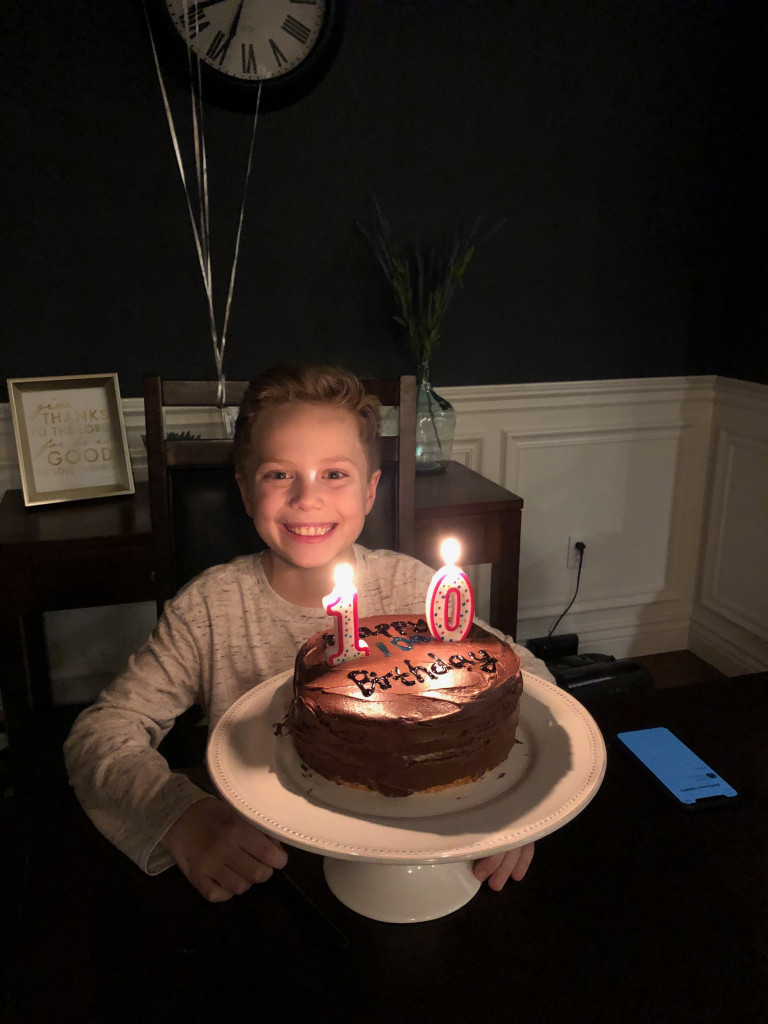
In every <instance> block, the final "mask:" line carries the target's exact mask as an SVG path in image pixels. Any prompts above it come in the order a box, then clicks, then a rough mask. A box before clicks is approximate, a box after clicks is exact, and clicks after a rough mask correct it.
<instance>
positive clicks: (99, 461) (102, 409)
mask: <svg viewBox="0 0 768 1024" xmlns="http://www.w3.org/2000/svg"><path fill="white" fill-rule="evenodd" d="M7 383H8V398H9V401H10V405H11V415H12V417H13V432H14V434H15V437H16V450H17V452H18V456H19V468H20V470H21V484H22V489H23V492H24V504H25V505H51V504H54V503H55V502H63V501H82V500H84V499H86V498H107V497H114V496H116V495H120V494H133V493H134V491H135V486H134V481H133V472H132V470H131V461H130V457H129V452H128V441H127V438H126V434H125V423H124V420H123V407H122V403H121V399H120V388H119V385H118V381H117V374H116V373H91V374H82V375H73V376H68V377H14V378H10V379H9V380H8V382H7Z"/></svg>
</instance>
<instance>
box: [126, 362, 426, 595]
mask: <svg viewBox="0 0 768 1024" xmlns="http://www.w3.org/2000/svg"><path fill="white" fill-rule="evenodd" d="M363 385H364V387H365V390H366V392H368V393H369V394H373V395H376V397H377V398H378V399H379V401H380V402H381V404H382V406H384V407H385V408H391V409H392V410H393V412H392V414H391V416H388V417H386V418H385V419H386V421H387V425H389V421H390V420H391V421H394V423H395V424H396V426H397V434H388V435H387V436H382V437H381V438H380V442H381V470H382V472H381V480H380V481H379V487H378V491H377V497H376V502H375V504H374V507H373V509H372V511H371V512H370V513H369V515H368V517H367V518H366V522H365V527H364V529H363V532H362V534H361V535H360V543H361V544H364V545H365V546H366V547H373V548H381V547H384V548H391V549H392V550H396V551H404V552H406V553H408V554H412V553H413V548H414V534H415V525H414V524H415V508H414V501H415V497H414V490H415V472H416V467H415V446H416V379H415V377H408V376H405V377H400V378H395V379H385V380H373V379H364V380H363ZM247 386H248V382H247V381H227V385H226V396H225V404H226V406H227V407H232V406H238V405H239V404H240V402H241V400H242V397H243V395H244V393H245V390H246V388H247ZM217 396H218V384H217V383H216V382H215V381H191V380H163V379H162V378H161V377H155V376H150V377H145V378H144V415H145V423H146V446H147V466H148V473H149V496H150V515H151V521H152V544H153V560H154V580H155V594H156V599H157V602H158V606H160V605H161V604H162V602H163V601H165V600H167V599H168V598H169V597H172V596H173V595H174V594H175V593H176V591H177V590H178V589H179V588H180V587H181V586H182V585H183V584H184V583H186V582H187V581H188V580H190V579H192V578H193V577H194V576H196V575H198V573H200V572H202V571H203V570H204V569H207V568H209V567H210V566H212V565H217V564H220V563H222V562H228V561H230V560H231V559H233V558H235V557H236V556H237V555H242V554H248V553H250V552H255V551H261V550H263V549H264V547H265V545H264V543H263V541H262V540H261V538H260V537H259V535H258V534H257V533H256V530H255V528H254V525H253V522H252V521H251V519H250V518H249V516H248V514H247V513H246V511H245V508H244V507H243V503H242V499H241V497H240V491H239V488H238V486H237V482H236V480H235V470H234V464H233V457H232V456H233V442H232V440H231V438H229V437H227V436H225V430H224V427H223V425H222V431H221V433H222V436H221V437H219V438H188V437H183V436H182V437H174V436H173V435H172V434H171V436H168V435H169V431H168V430H167V426H166V411H167V410H168V409H174V408H175V409H176V410H177V412H179V411H180V410H182V409H184V408H189V409H194V408H200V407H209V408H211V409H214V410H215V409H216V408H217V407H218V404H219V403H218V397H217ZM222 424H223V417H222Z"/></svg>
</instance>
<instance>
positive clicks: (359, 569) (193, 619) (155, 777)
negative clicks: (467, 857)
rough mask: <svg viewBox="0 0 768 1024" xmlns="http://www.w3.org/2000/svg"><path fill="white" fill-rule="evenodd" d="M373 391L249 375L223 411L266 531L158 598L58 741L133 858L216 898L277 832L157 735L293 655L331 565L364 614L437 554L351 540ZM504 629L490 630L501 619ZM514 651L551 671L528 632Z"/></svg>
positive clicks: (392, 601)
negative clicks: (139, 640)
mask: <svg viewBox="0 0 768 1024" xmlns="http://www.w3.org/2000/svg"><path fill="white" fill-rule="evenodd" d="M377 434H378V409H377V401H376V399H374V398H371V397H370V396H367V395H365V393H364V391H363V388H362V385H361V384H360V382H359V380H358V379H357V378H356V377H355V376H354V375H353V374H350V373H348V372H347V371H345V370H340V369H335V368H322V367H305V368H298V369H286V368H278V369H275V370H271V371H267V372H266V373H263V374H261V375H260V376H259V377H256V378H254V380H252V381H251V383H250V385H249V388H248V390H247V392H246V394H245V396H244V398H243V402H242V404H241V407H240V411H239V415H238V419H237V424H236V427H235V440H234V459H235V471H236V477H237V482H238V485H239V487H240V493H241V495H242V498H243V502H244V504H245V507H246V509H247V511H248V514H249V516H250V517H251V519H252V520H253V523H254V526H255V527H256V530H257V531H258V533H259V535H260V536H261V538H262V540H264V542H265V543H266V544H267V550H266V551H265V552H263V553H262V554H261V555H247V556H244V557H241V558H237V559H235V560H234V561H233V562H230V563H229V564H228V565H220V566H215V567H214V568H212V569H209V570H207V571H206V572H204V573H203V574H202V575H201V576H199V577H197V579H195V580H193V581H192V582H191V583H189V584H187V586H185V587H184V588H182V590H181V591H180V592H179V594H177V596H176V597H175V598H174V599H173V600H172V601H169V602H168V603H167V605H166V607H165V610H164V613H163V615H162V617H161V619H160V621H159V622H158V625H157V628H156V630H155V631H154V633H153V635H152V636H151V637H150V638H149V640H148V641H147V642H146V643H145V644H144V646H143V647H142V648H141V649H140V650H139V651H138V652H137V653H136V654H135V655H134V656H133V657H132V658H131V659H130V660H129V662H128V665H127V667H126V669H125V671H124V672H122V673H121V674H120V675H119V676H118V677H117V678H116V679H115V680H114V681H113V682H112V683H111V684H110V686H108V687H107V688H106V689H105V690H104V692H103V693H102V694H101V695H100V697H99V698H98V700H97V701H96V702H95V704H94V705H92V706H91V707H89V708H87V709H86V710H85V711H84V712H83V713H82V714H81V715H80V716H79V718H78V719H77V721H76V722H75V724H74V726H73V728H72V731H71V733H70V735H69V737H68V739H67V742H66V744H65V747H64V751H65V760H66V764H67V769H68V772H69V775H70V779H71V781H72V784H73V785H74V787H75V791H76V793H77V796H78V799H79V800H80V803H81V804H82V806H83V808H84V809H85V811H86V813H87V814H88V815H89V816H90V818H91V819H92V821H93V822H94V824H95V825H96V827H97V828H98V829H99V830H100V831H101V832H102V833H103V834H104V835H105V836H106V837H107V838H108V839H109V840H110V841H111V842H113V843H114V844H115V845H116V846H117V847H118V848H119V849H121V850H123V852H125V853H126V854H127V855H128V856H129V857H131V858H132V859H133V860H134V861H135V862H136V863H137V864H138V865H139V867H140V868H142V870H144V871H146V872H147V873H149V874H156V873H158V872H160V871H162V870H164V869H165V868H167V867H169V866H170V865H171V864H173V863H174V862H175V863H176V864H177V865H178V866H179V868H180V869H181V871H182V872H183V873H184V875H185V876H186V877H187V878H188V879H189V881H190V882H191V883H192V885H194V886H195V888H196V889H198V891H199V892H200V893H202V895H203V896H204V897H205V898H206V899H208V900H210V901H212V902H219V901H222V900H226V899H229V898H230V897H231V896H233V895H236V894H241V893H243V892H245V891H246V890H247V889H248V888H249V887H250V886H251V885H252V884H253V883H254V882H262V881H265V880H266V879H267V878H269V877H270V875H271V874H272V871H273V869H275V868H281V867H284V866H285V864H286V861H287V857H286V853H285V851H284V849H283V848H282V846H281V845H280V844H279V843H278V842H276V841H275V840H273V839H271V838H270V837H268V836H266V835H264V834H263V833H262V832H260V831H259V830H258V829H257V828H255V827H254V826H253V825H251V824H250V823H249V822H246V821H244V820H243V819H242V818H241V817H240V816H239V815H238V814H237V813H236V812H235V811H234V810H233V809H232V808H231V807H230V806H229V805H228V804H227V803H225V802H223V801H221V800H219V799H217V798H216V797H212V796H210V794H208V793H206V792H205V791H204V790H202V789H199V788H198V787H197V786H195V785H194V784H193V783H192V782H191V781H190V779H188V778H187V777H186V776H185V775H183V774H179V773H172V772H171V771H170V769H169V767H168V765H167V763H166V762H165V760H164V759H163V758H162V757H161V755H160V754H159V753H158V752H157V746H158V745H159V743H160V741H161V740H162V738H163V737H164V736H165V735H166V733H167V732H168V731H169V730H170V728H171V726H172V725H173V723H174V721H175V719H176V718H177V717H178V716H179V715H180V714H181V713H182V712H183V711H185V710H186V709H187V708H189V707H190V706H191V705H192V704H194V703H197V704H200V705H201V706H202V707H204V708H205V710H206V712H207V714H208V719H209V728H211V729H212V728H213V727H214V725H215V724H216V722H217V721H218V720H219V718H220V717H221V716H222V714H223V713H224V712H225V711H226V710H227V708H228V707H230V705H231V704H233V703H234V701H235V700H237V698H238V697H240V696H241V695H242V694H243V693H245V692H247V691H248V690H250V689H251V688H252V687H253V686H255V685H256V684H257V683H260V682H262V681H264V680H265V679H268V678H270V677H272V676H274V675H277V674H278V673H279V672H282V671H284V670H287V669H290V668H292V667H293V663H294V659H295V655H296V651H297V650H298V648H299V647H300V645H301V644H302V643H303V642H304V640H305V639H306V638H307V637H308V636H310V635H311V634H313V633H316V632H318V631H319V630H321V629H323V628H325V627H326V626H327V623H328V618H327V616H326V614H325V612H324V611H323V608H322V597H323V596H324V595H325V594H327V593H329V591H330V589H331V585H332V578H333V568H334V566H335V565H337V564H338V563H339V562H351V563H352V564H354V565H356V572H355V581H356V586H357V589H358V596H359V611H360V615H361V616H365V615H376V614H385V613H388V612H392V611H397V612H402V613H408V614H423V611H424V601H425V596H426V592H427V588H428V586H429V582H430V580H431V578H432V574H433V570H432V569H430V568H428V567H427V566H425V565H423V564H422V563H421V562H418V561H416V559H413V558H410V557H408V556H405V555H400V554H396V553H395V552H391V551H368V550H367V549H365V548H363V547H361V546H359V545H357V544H356V543H355V542H356V540H357V538H358V536H359V535H360V532H361V530H362V528H363V524H364V522H365V516H366V515H367V514H368V512H370V510H371V508H372V507H373V503H374V500H375V497H376V487H377V485H378V481H379V476H380V470H379V467H378V448H377ZM499 635H500V634H499ZM515 650H516V651H517V653H518V655H519V656H520V659H521V662H522V663H523V664H524V665H525V667H526V668H530V670H531V671H533V672H534V673H536V674H537V675H543V676H544V677H546V678H550V677H549V674H548V673H547V670H546V668H545V667H544V665H543V664H542V663H541V662H539V661H537V660H536V659H534V658H533V657H532V655H531V654H530V653H529V652H528V651H526V650H525V648H520V647H515ZM532 856H533V845H532V844H529V845H528V846H524V847H522V848H519V849H516V850H511V851H509V852H507V853H505V854H499V855H496V856H493V857H486V858H484V859H483V860H480V861H478V862H477V863H476V864H475V867H474V871H475V875H476V876H477V877H478V878H480V879H481V880H484V879H486V878H488V879H489V884H490V886H491V887H492V888H494V889H501V888H502V886H503V885H504V884H505V882H506V881H507V879H508V878H509V877H510V876H511V877H514V878H516V879H521V878H522V877H523V875H524V874H525V872H526V870H527V868H528V865H529V864H530V862H531V858H532Z"/></svg>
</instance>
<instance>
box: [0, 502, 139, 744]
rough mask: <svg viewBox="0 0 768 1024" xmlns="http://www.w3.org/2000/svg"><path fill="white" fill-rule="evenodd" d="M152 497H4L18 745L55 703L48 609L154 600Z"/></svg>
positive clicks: (2, 558)
mask: <svg viewBox="0 0 768 1024" xmlns="http://www.w3.org/2000/svg"><path fill="white" fill-rule="evenodd" d="M150 538H151V528H150V521H149V498H148V494H147V486H146V484H141V483H139V484H137V487H136V494H135V496H134V495H123V496H120V497H115V498H102V499H96V500H94V499H91V500H87V501H80V502H72V503H68V504H54V505H41V506H35V507H34V508H27V507H26V506H25V505H24V500H23V497H22V493H21V491H19V490H9V491H6V492H5V494H4V495H3V498H2V501H0V573H2V579H3V583H4V585H3V587H2V588H1V589H0V639H1V640H2V652H3V666H2V672H0V695H1V696H2V702H3V709H4V713H5V721H6V729H7V732H8V739H9V743H10V746H11V749H12V750H15V751H19V750H20V749H22V748H25V747H26V746H27V742H26V741H27V740H28V738H29V731H30V729H31V727H32V713H33V712H37V711H45V710H47V709H49V708H50V705H51V689H50V678H49V670H48V657H47V652H46V645H45V632H44V628H43V612H46V611H53V610H58V609H66V608H88V607H91V606H98V605H107V604H124V603H128V602H133V601H151V600H154V589H153V582H152V558H151V545H150Z"/></svg>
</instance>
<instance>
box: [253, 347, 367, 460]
mask: <svg viewBox="0 0 768 1024" xmlns="http://www.w3.org/2000/svg"><path fill="white" fill-rule="evenodd" d="M288 402H306V403H314V404H316V405H331V406H335V407H336V408H339V409H347V410H348V411H349V412H351V413H352V414H353V415H354V416H355V417H356V418H357V421H358V428H359V431H360V441H361V443H362V446H363V450H364V451H365V457H366V462H367V464H368V476H369V477H370V476H371V474H372V473H374V472H375V471H376V470H377V469H378V468H379V463H380V455H379V440H378V438H379V407H380V405H379V400H378V398H376V397H375V395H368V394H366V392H365V388H364V387H363V384H362V382H361V381H360V379H359V378H358V377H356V376H355V374H354V373H351V372H350V371H349V370H345V369H344V368H343V367H341V366H275V367H272V369H270V370H265V371H264V372H263V373H260V374H258V375H257V376H256V377H254V378H253V379H252V380H251V381H250V383H249V384H248V387H247V389H246V392H245V394H244V395H243V400H242V402H241V403H240V409H239V411H238V414H237V422H236V424H235V443H234V462H235V468H236V470H237V471H238V472H242V471H243V468H244V466H245V462H246V461H247V459H248V457H249V456H250V454H251V451H252V448H253V441H252V435H253V427H254V424H255V423H256V420H257V419H258V416H259V413H260V412H261V410H262V409H263V408H264V406H265V405H285V404H287V403H288Z"/></svg>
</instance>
